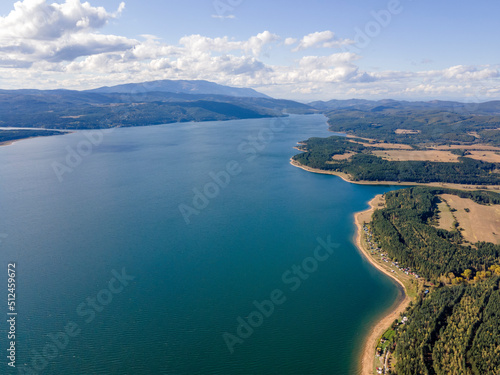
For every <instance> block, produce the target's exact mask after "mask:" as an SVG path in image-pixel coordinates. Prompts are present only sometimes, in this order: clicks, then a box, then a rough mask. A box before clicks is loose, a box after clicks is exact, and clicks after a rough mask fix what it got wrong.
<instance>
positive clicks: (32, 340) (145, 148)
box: [0, 115, 398, 375]
mask: <svg viewBox="0 0 500 375" xmlns="http://www.w3.org/2000/svg"><path fill="white" fill-rule="evenodd" d="M329 135H332V133H330V132H328V130H327V124H326V118H325V117H324V116H322V115H308V116H298V115H292V116H290V117H289V118H282V119H257V120H238V121H227V122H205V123H183V124H167V125H159V126H148V127H136V128H118V129H116V130H113V131H111V132H101V131H92V132H75V133H73V134H69V135H63V136H53V137H43V138H35V139H29V140H24V141H20V142H17V143H15V144H13V145H11V146H4V147H0V209H1V211H0V212H1V214H0V241H1V242H0V264H1V268H2V269H3V270H4V271H2V272H4V274H3V275H2V276H1V277H2V278H4V280H5V281H6V280H7V264H8V263H12V262H15V263H16V311H17V313H18V315H17V316H16V365H17V368H16V369H15V370H14V369H12V370H11V371H10V372H8V371H9V367H8V366H7V359H6V356H5V355H4V356H2V357H1V359H0V366H1V368H2V373H12V374H17V373H27V374H28V373H33V374H34V373H37V374H51V375H57V374H65V375H66V374H356V373H357V371H358V364H357V360H358V357H359V355H360V352H361V349H362V343H363V339H364V338H365V335H366V333H367V331H368V329H369V327H370V324H372V323H373V322H374V321H375V320H376V319H377V318H378V317H380V316H381V314H383V313H384V311H385V310H386V309H387V308H388V307H389V306H390V305H391V304H392V303H393V302H394V301H395V300H396V298H397V296H398V288H397V287H396V285H395V284H394V283H393V282H392V281H391V280H390V279H389V278H388V277H386V276H384V275H382V274H381V273H380V272H379V271H377V270H375V269H374V268H373V267H372V266H371V265H370V264H369V263H368V262H367V261H365V260H364V259H363V258H362V256H361V254H360V253H359V252H358V250H357V249H356V248H355V246H354V245H353V243H352V237H353V235H354V230H355V227H354V223H353V214H354V213H355V212H357V211H360V210H363V209H366V208H367V207H368V205H367V202H368V201H369V200H370V199H371V198H372V197H373V196H374V195H376V194H380V193H383V192H386V191H389V190H391V189H392V188H391V187H389V186H366V185H355V184H350V183H347V182H344V181H342V180H341V179H340V178H338V177H335V176H328V175H319V174H313V173H309V172H306V171H304V170H301V169H298V168H295V167H293V166H291V165H290V164H289V159H290V157H291V156H292V155H294V154H296V153H298V151H297V150H295V149H293V147H294V146H295V145H296V143H297V142H298V141H302V140H305V139H307V138H309V137H312V136H316V137H325V136H329ZM4 287H5V290H4V292H2V293H3V295H4V297H2V301H4V302H3V303H2V306H3V307H2V310H3V311H4V313H5V315H4V318H5V317H6V316H7V315H6V313H7V303H6V296H7V290H6V289H7V286H6V283H4ZM5 320H6V318H5ZM0 343H1V345H2V347H1V348H2V351H3V352H4V354H5V352H6V349H8V348H9V344H8V340H7V325H6V323H5V321H4V324H2V325H0ZM30 371H31V372H30Z"/></svg>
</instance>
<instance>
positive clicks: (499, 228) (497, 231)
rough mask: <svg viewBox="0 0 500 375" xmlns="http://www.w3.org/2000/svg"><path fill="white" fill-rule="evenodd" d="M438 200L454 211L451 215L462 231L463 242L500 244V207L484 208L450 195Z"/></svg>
mask: <svg viewBox="0 0 500 375" xmlns="http://www.w3.org/2000/svg"><path fill="white" fill-rule="evenodd" d="M440 198H441V199H443V200H445V201H446V202H447V203H448V205H449V206H450V207H451V208H452V209H453V208H454V209H455V210H456V211H455V212H453V215H454V216H455V218H456V219H457V222H458V224H459V227H460V228H463V229H464V230H463V231H462V235H463V236H464V238H465V240H467V241H469V242H471V243H475V242H478V241H486V242H493V243H496V244H500V205H498V204H497V205H491V206H485V205H481V204H478V203H476V202H474V201H472V200H470V199H467V198H460V197H457V196H456V195H451V194H442V195H440ZM465 208H468V209H469V212H467V211H465Z"/></svg>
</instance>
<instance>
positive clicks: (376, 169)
mask: <svg viewBox="0 0 500 375" xmlns="http://www.w3.org/2000/svg"><path fill="white" fill-rule="evenodd" d="M302 149H303V151H305V152H303V153H301V154H298V155H295V156H294V157H293V159H294V160H296V161H298V162H299V163H301V164H303V165H306V166H308V167H311V168H317V169H322V170H331V171H337V172H344V173H348V174H349V175H350V176H351V177H352V179H353V180H354V181H360V180H364V181H404V182H419V183H428V182H448V183H460V184H475V185H484V184H486V185H498V184H500V173H495V172H498V170H500V164H498V163H488V162H483V161H479V160H475V159H471V158H467V157H459V158H458V162H457V163H452V162H432V161H425V160H417V161H388V160H385V159H382V158H381V157H378V156H375V155H372V154H371V150H372V149H373V148H372V147H365V146H363V145H360V144H358V143H353V142H350V141H349V140H348V139H346V138H344V137H338V136H331V137H328V138H310V139H308V140H307V141H304V142H303V146H302ZM377 150H380V148H377ZM347 151H352V152H356V153H357V154H356V155H354V156H352V157H350V158H349V159H346V160H336V161H333V160H332V156H334V155H338V154H343V153H345V152H347Z"/></svg>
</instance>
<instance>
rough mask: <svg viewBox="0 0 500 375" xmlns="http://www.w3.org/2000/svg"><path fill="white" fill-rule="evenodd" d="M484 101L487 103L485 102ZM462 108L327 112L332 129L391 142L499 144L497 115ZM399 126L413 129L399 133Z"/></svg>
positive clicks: (391, 107)
mask: <svg viewBox="0 0 500 375" xmlns="http://www.w3.org/2000/svg"><path fill="white" fill-rule="evenodd" d="M484 104H486V103H484ZM477 112H478V113H476V111H475V110H474V107H472V108H471V109H470V110H467V109H464V108H457V109H455V110H452V109H443V108H410V107H408V106H406V107H405V106H403V107H393V106H391V105H385V106H377V107H374V108H371V109H352V108H344V109H337V110H334V111H331V112H327V113H326V116H327V117H328V124H329V126H330V130H331V131H333V132H342V133H348V134H354V135H356V136H359V137H366V138H373V139H381V140H385V141H386V142H391V143H403V144H409V145H417V144H425V143H427V144H437V145H444V144H461V143H468V144H474V143H488V144H492V145H497V146H499V145H500V130H499V129H500V115H499V114H498V113H488V112H486V111H478V110H477ZM398 129H406V130H412V131H413V132H411V133H398V132H397V130H398Z"/></svg>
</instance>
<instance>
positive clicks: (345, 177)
mask: <svg viewBox="0 0 500 375" xmlns="http://www.w3.org/2000/svg"><path fill="white" fill-rule="evenodd" d="M290 164H291V165H293V166H294V167H297V168H300V169H303V170H305V171H308V172H312V173H319V174H329V175H333V176H338V177H340V178H341V179H342V180H344V181H346V182H350V183H351V184H358V185H393V186H434V187H441V188H448V189H458V190H477V189H478V185H465V184H451V183H446V182H429V183H421V182H398V181H353V180H352V179H351V176H349V175H348V174H347V173H343V172H335V171H325V170H322V169H316V168H311V167H308V166H305V165H302V164H300V163H299V162H298V161H296V160H293V158H290ZM480 188H481V189H482V190H491V191H495V192H498V191H499V190H500V187H499V186H495V185H481V187H480Z"/></svg>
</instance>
